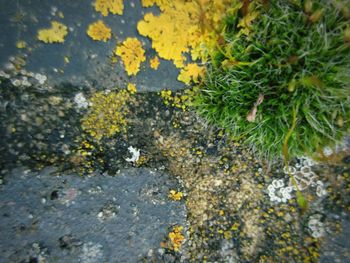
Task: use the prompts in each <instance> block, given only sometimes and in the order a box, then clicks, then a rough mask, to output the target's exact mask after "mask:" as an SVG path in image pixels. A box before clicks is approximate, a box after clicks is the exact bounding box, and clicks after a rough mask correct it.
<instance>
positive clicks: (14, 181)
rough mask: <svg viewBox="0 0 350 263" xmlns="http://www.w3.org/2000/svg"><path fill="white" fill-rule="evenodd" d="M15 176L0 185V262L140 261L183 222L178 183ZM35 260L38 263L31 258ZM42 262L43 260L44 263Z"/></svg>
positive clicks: (141, 176)
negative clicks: (174, 196) (172, 196)
mask: <svg viewBox="0 0 350 263" xmlns="http://www.w3.org/2000/svg"><path fill="white" fill-rule="evenodd" d="M52 171H53V168H47V169H44V170H43V171H41V172H40V173H33V172H28V171H26V170H24V169H16V170H14V171H12V174H9V175H8V176H6V177H5V179H4V185H2V186H1V188H0V200H1V201H0V217H1V220H0V232H1V235H0V262H84V263H86V262H138V261H139V260H141V259H142V258H144V257H147V254H150V253H151V252H152V250H153V252H154V251H158V249H159V248H160V247H159V245H160V242H161V241H162V240H164V238H165V236H166V235H167V232H169V228H170V227H171V226H172V225H175V224H180V225H183V224H184V220H185V217H186V212H185V206H184V204H183V202H174V201H170V200H169V198H168V197H167V195H168V193H169V189H174V188H175V189H176V187H177V183H176V181H174V179H173V178H170V177H169V176H168V175H167V174H164V173H160V172H157V171H154V170H149V169H143V168H139V169H136V168H135V169H128V170H125V171H122V172H120V173H119V174H117V175H116V176H113V177H112V176H106V175H95V176H93V177H80V176H78V175H70V174H63V175H61V176H55V175H52V174H50V173H51V172H52ZM31 260H37V261H31ZM43 260H46V261H43Z"/></svg>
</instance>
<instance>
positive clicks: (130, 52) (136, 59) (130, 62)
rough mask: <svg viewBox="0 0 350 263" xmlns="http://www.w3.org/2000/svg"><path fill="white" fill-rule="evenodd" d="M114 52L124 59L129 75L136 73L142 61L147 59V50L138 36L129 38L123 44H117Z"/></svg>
mask: <svg viewBox="0 0 350 263" xmlns="http://www.w3.org/2000/svg"><path fill="white" fill-rule="evenodd" d="M114 53H115V54H116V55H118V56H120V57H121V58H122V60H123V63H124V67H125V70H126V72H127V73H128V75H129V76H130V75H136V74H137V72H139V70H140V64H141V62H143V61H145V60H146V57H145V50H144V49H143V47H142V44H141V42H140V41H139V40H138V39H137V38H130V37H129V38H127V39H126V40H125V41H124V42H123V43H122V45H120V46H117V47H116V49H115V51H114Z"/></svg>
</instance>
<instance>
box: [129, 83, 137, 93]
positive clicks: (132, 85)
mask: <svg viewBox="0 0 350 263" xmlns="http://www.w3.org/2000/svg"><path fill="white" fill-rule="evenodd" d="M127 90H128V91H129V92H130V93H131V94H135V93H136V92H137V89H136V85H135V84H133V83H129V84H128V87H127Z"/></svg>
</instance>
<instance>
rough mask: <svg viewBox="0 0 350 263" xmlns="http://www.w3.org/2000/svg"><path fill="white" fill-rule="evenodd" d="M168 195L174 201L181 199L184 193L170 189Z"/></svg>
mask: <svg viewBox="0 0 350 263" xmlns="http://www.w3.org/2000/svg"><path fill="white" fill-rule="evenodd" d="M168 197H169V198H170V199H171V200H173V201H180V200H181V199H182V197H183V193H182V192H177V191H175V190H170V191H169V194H168Z"/></svg>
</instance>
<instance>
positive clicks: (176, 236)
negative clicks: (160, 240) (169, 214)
mask: <svg viewBox="0 0 350 263" xmlns="http://www.w3.org/2000/svg"><path fill="white" fill-rule="evenodd" d="M182 230H183V227H182V226H174V227H173V230H172V231H171V232H170V233H169V234H168V237H169V240H170V242H171V248H172V249H173V250H174V251H179V249H180V248H181V246H182V243H183V242H184V240H185V236H184V235H183V234H182V233H181V232H182Z"/></svg>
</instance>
